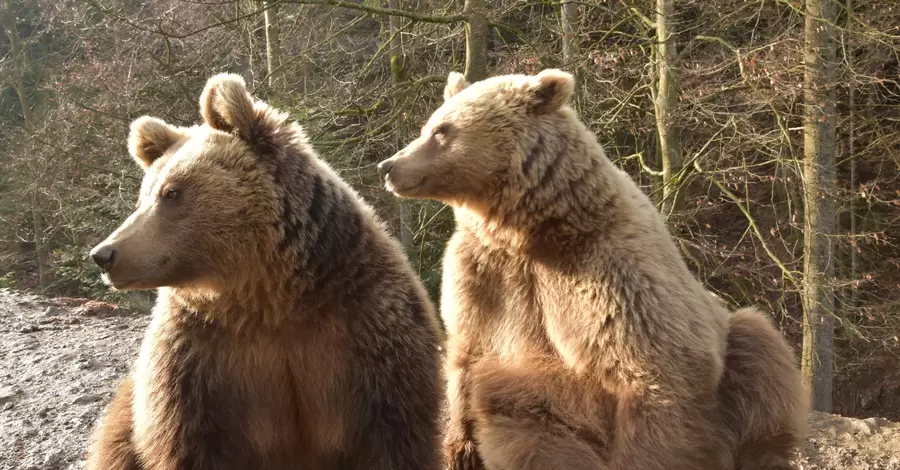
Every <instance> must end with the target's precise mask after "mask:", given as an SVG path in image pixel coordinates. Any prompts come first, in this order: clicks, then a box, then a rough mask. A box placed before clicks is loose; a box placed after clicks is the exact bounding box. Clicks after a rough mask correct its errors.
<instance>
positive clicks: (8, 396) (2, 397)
mask: <svg viewBox="0 0 900 470" xmlns="http://www.w3.org/2000/svg"><path fill="white" fill-rule="evenodd" d="M18 394H19V390H18V389H16V388H15V387H11V386H8V387H0V405H2V404H5V403H9V402H11V401H13V399H14V398H15V397H16V395H18Z"/></svg>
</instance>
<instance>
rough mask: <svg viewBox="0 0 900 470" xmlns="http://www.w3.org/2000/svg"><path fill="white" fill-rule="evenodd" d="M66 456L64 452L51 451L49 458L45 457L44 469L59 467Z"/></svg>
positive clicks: (48, 454)
mask: <svg viewBox="0 0 900 470" xmlns="http://www.w3.org/2000/svg"><path fill="white" fill-rule="evenodd" d="M63 457H65V454H64V453H63V451H61V450H59V449H55V450H51V451H50V452H48V453H47V456H46V457H44V462H43V465H44V468H54V467H56V466H58V465H59V464H60V463H61V462H62V461H63Z"/></svg>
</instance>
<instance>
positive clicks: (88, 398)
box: [72, 393, 102, 405]
mask: <svg viewBox="0 0 900 470" xmlns="http://www.w3.org/2000/svg"><path fill="white" fill-rule="evenodd" d="M101 399H102V397H101V396H100V395H94V394H91V393H89V394H85V395H81V396H80V397H78V398H76V399H75V400H73V401H72V403H73V404H75V405H87V404H88V403H94V402H96V401H100V400H101Z"/></svg>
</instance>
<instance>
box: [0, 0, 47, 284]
mask: <svg viewBox="0 0 900 470" xmlns="http://www.w3.org/2000/svg"><path fill="white" fill-rule="evenodd" d="M3 6H4V7H5V8H4V10H5V11H4V12H3V29H4V30H6V36H7V39H8V40H9V45H10V59H11V60H12V62H13V64H14V65H15V66H17V67H18V70H17V71H16V72H15V74H16V77H15V82H14V83H13V88H14V89H15V91H16V95H17V96H18V98H19V106H20V107H21V108H22V125H23V127H24V130H25V142H24V144H26V145H27V144H28V143H29V142H30V141H31V137H32V133H33V132H34V114H33V110H32V109H31V100H30V99H29V96H28V90H27V88H26V87H25V73H26V72H27V71H28V70H29V67H30V64H29V63H28V54H27V51H26V50H25V48H24V47H23V46H22V41H21V40H20V38H19V33H18V30H17V29H16V15H17V12H16V11H15V9H14V7H13V4H12V1H11V0H6V1H5V2H4V5H3ZM32 184H33V187H32V188H31V225H32V230H33V231H34V254H35V263H36V266H37V271H38V285H39V286H40V288H41V289H42V290H43V289H46V288H47V287H49V285H50V267H49V265H48V261H47V250H46V248H45V247H44V238H43V234H44V223H43V215H42V214H41V208H40V198H39V195H40V193H39V189H40V186H39V184H40V173H39V172H38V171H36V172H35V178H34V181H33V183H32Z"/></svg>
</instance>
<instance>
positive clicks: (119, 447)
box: [85, 375, 143, 470]
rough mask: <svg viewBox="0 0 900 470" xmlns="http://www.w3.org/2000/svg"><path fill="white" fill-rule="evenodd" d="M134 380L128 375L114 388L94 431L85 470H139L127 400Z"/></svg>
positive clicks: (131, 395)
mask: <svg viewBox="0 0 900 470" xmlns="http://www.w3.org/2000/svg"><path fill="white" fill-rule="evenodd" d="M133 392H134V380H133V379H132V377H131V376H130V375H129V376H128V377H126V378H125V379H124V380H122V382H120V383H119V387H118V388H117V389H116V392H115V395H114V396H113V399H112V401H111V402H110V404H109V406H108V407H107V409H106V415H105V416H104V417H103V422H102V423H101V424H100V426H99V427H98V429H97V430H96V431H95V433H94V436H93V437H92V439H91V441H92V442H91V446H90V448H89V450H88V459H87V464H86V466H85V468H86V469H87V470H142V469H143V467H142V466H141V465H140V462H139V459H138V455H137V451H136V450H135V448H134V441H133V436H134V421H133V419H132V412H131V401H132V397H133Z"/></svg>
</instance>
